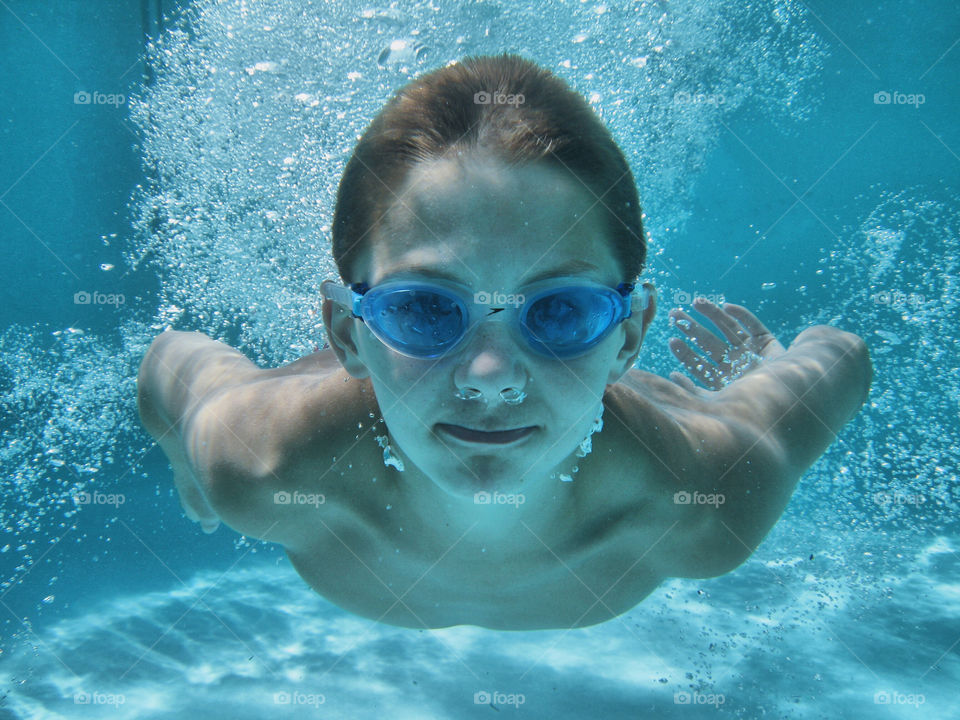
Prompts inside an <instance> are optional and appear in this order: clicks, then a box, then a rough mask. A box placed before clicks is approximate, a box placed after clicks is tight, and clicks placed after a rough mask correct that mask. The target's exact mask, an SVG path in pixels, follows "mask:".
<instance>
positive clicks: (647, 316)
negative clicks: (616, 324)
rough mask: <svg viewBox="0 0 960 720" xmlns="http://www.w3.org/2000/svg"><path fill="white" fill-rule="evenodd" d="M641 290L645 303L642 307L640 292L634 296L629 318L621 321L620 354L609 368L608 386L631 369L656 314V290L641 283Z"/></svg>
mask: <svg viewBox="0 0 960 720" xmlns="http://www.w3.org/2000/svg"><path fill="white" fill-rule="evenodd" d="M643 288H644V289H646V291H647V302H646V307H644V296H643V293H642V292H639V293H636V294H634V296H633V298H632V302H631V305H630V309H631V312H630V317H628V318H627V319H626V320H624V321H623V323H622V324H623V329H624V331H625V332H624V338H623V345H622V346H621V348H620V352H619V353H617V357H616V360H615V361H614V364H613V367H611V368H610V375H609V377H608V378H607V384H608V385H615V384H616V383H617V382H619V381H620V378H622V377H623V376H624V375H626V374H627V373H628V372H630V370H631V369H632V368H633V365H634V363H635V362H636V361H637V356H639V355H640V346H641V345H643V339H644V337H646V335H647V330H649V329H650V324H651V323H652V322H653V318H654V316H655V315H656V314H657V289H656V288H655V287H654V286H653V285H652V284H651V283H646V282H645V283H643Z"/></svg>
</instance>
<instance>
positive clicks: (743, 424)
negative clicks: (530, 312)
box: [608, 370, 787, 578]
mask: <svg viewBox="0 0 960 720" xmlns="http://www.w3.org/2000/svg"><path fill="white" fill-rule="evenodd" d="M608 399H609V404H610V406H611V407H612V408H614V409H615V411H616V416H617V418H618V423H617V424H618V425H622V426H623V427H622V429H621V431H624V432H626V434H625V435H623V438H624V440H623V441H622V443H621V444H622V445H623V447H624V448H625V450H626V452H625V453H624V455H625V457H624V463H625V466H628V467H632V468H645V469H646V471H647V474H646V475H645V476H644V477H643V482H644V483H645V484H646V485H647V486H648V488H649V490H650V491H651V492H652V493H653V494H652V495H651V496H650V497H649V498H648V499H647V502H646V503H645V506H646V507H648V508H655V512H656V516H657V518H658V520H659V522H660V523H662V524H665V525H666V527H665V530H666V529H667V528H669V530H668V532H666V533H665V534H664V535H663V536H662V538H660V539H659V540H658V544H657V546H656V553H658V557H659V560H657V565H658V567H659V569H660V571H661V572H662V574H663V575H664V576H670V577H700V578H703V577H714V576H717V575H721V574H724V573H726V572H729V571H731V570H733V569H734V568H736V567H737V566H738V565H740V564H741V563H742V562H743V561H744V560H745V559H746V558H747V557H749V555H750V553H751V552H752V551H753V549H754V548H755V544H754V545H751V541H752V539H753V538H754V536H755V535H756V532H745V531H743V530H742V529H741V520H740V519H741V518H742V517H745V516H746V515H748V514H749V510H748V509H747V507H746V506H747V504H749V503H752V502H753V499H752V498H751V497H750V488H757V487H770V486H771V485H772V484H775V483H776V482H777V478H778V477H784V476H785V474H786V473H787V467H786V466H785V464H784V462H783V458H782V457H780V456H778V454H777V451H776V448H775V447H774V446H773V445H772V444H771V443H770V442H768V439H767V438H765V437H764V436H763V433H762V432H761V431H759V429H758V428H757V426H756V425H754V424H752V423H750V422H747V421H744V419H743V418H740V417H738V416H736V415H731V414H729V413H728V412H727V409H726V408H724V406H723V404H722V403H720V402H718V398H716V397H715V396H714V397H710V398H707V397H701V396H698V395H694V394H692V393H690V392H688V391H687V390H685V389H683V388H682V387H680V386H679V385H677V384H676V383H674V382H672V381H670V380H668V379H666V378H662V377H660V376H657V375H654V374H652V373H648V372H644V371H642V370H632V371H630V372H629V373H628V374H627V376H625V377H624V380H623V381H621V382H620V383H618V384H617V385H616V386H613V387H612V388H608ZM754 492H755V491H754ZM755 497H757V498H760V497H761V494H757V495H755ZM767 529H769V528H767ZM765 532H766V530H764V531H763V533H764V534H765Z"/></svg>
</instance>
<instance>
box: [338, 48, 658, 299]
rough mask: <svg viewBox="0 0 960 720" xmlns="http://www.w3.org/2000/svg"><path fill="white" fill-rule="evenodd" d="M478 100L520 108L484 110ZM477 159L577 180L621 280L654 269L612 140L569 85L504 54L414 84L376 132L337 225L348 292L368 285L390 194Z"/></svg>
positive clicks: (366, 140)
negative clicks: (602, 216) (370, 246)
mask: <svg viewBox="0 0 960 720" xmlns="http://www.w3.org/2000/svg"><path fill="white" fill-rule="evenodd" d="M477 93H488V94H489V93H502V94H503V95H507V96H509V95H513V96H514V99H515V100H516V102H497V101H494V102H487V103H484V102H483V99H484V98H483V97H482V96H481V97H479V98H478V97H476V94H477ZM521 95H522V96H523V101H522V102H519V99H520V98H519V96H521ZM489 98H490V95H488V96H487V99H489ZM501 99H505V100H507V101H509V100H510V98H509V97H507V98H503V96H501ZM474 149H480V150H482V151H483V152H485V153H490V154H493V155H494V156H495V157H497V158H498V159H500V160H502V161H503V162H505V163H506V164H508V165H521V164H528V163H545V164H547V165H550V166H553V167H556V168H559V169H566V170H568V171H570V172H572V173H573V174H575V175H576V176H577V177H578V178H579V179H580V181H581V182H583V183H584V184H585V185H586V186H587V188H589V191H588V192H592V193H593V194H594V195H596V197H597V198H598V199H599V204H598V205H597V206H596V209H599V210H601V211H603V212H605V213H606V218H607V222H606V225H607V228H608V230H609V236H610V238H611V242H612V244H613V248H612V249H613V251H614V257H616V258H617V261H618V262H619V264H620V266H621V269H622V271H623V273H624V275H623V280H626V281H631V282H632V281H633V280H635V279H636V278H637V276H638V275H639V274H640V272H641V271H642V270H643V266H644V264H645V262H646V241H645V239H644V234H643V225H642V223H641V220H640V212H641V211H640V201H639V198H638V197H637V189H636V184H635V182H634V178H633V174H632V173H631V172H630V167H629V166H628V165H627V161H626V158H624V156H623V153H622V152H621V151H620V148H619V147H618V146H617V144H616V142H615V141H614V139H613V136H612V135H611V134H610V131H609V130H608V129H607V128H606V126H604V124H603V123H602V121H601V120H600V119H599V118H598V117H597V116H596V114H595V113H594V112H593V110H592V109H591V107H590V106H589V104H588V103H587V101H586V100H585V99H584V98H583V96H582V95H580V94H578V93H577V92H575V91H573V90H572V89H571V88H570V87H569V86H568V85H567V84H566V82H564V80H562V79H561V78H559V77H557V76H556V75H554V74H553V73H551V72H550V71H549V70H546V69H544V68H542V67H540V66H538V65H536V64H535V63H533V62H531V61H529V60H527V59H525V58H523V57H520V56H519V55H511V54H507V53H504V54H501V55H497V56H473V57H467V58H464V59H463V60H462V61H461V62H458V63H454V64H451V65H448V66H446V67H443V68H440V69H438V70H434V71H433V72H430V73H428V74H426V75H423V76H421V77H419V78H417V79H416V80H413V81H412V82H410V83H408V84H407V85H405V86H404V87H402V88H400V90H398V91H397V93H396V94H395V95H394V96H393V97H392V98H391V99H390V100H389V101H388V102H387V104H386V105H385V106H384V107H383V109H382V110H381V111H380V113H379V114H378V115H377V116H376V118H374V120H373V122H372V123H370V126H369V127H368V128H367V129H366V131H365V132H364V134H363V136H362V137H361V138H360V140H359V142H358V143H357V146H356V148H355V149H354V151H353V155H352V157H351V158H350V160H349V162H347V166H346V168H345V169H344V172H343V176H342V177H341V179H340V186H339V188H338V190H337V204H336V208H335V210H334V215H333V258H334V261H335V262H336V263H337V268H338V270H339V271H340V275H341V277H342V278H343V280H344V281H345V282H348V283H353V282H360V281H363V280H365V279H366V278H359V277H357V268H356V263H357V258H358V256H360V255H361V254H362V252H363V250H364V249H365V248H366V243H369V242H370V237H371V234H372V233H373V232H374V231H376V230H377V228H378V226H379V223H380V221H381V220H382V219H383V217H384V215H385V214H386V212H387V210H389V208H390V206H391V205H392V204H393V202H394V201H395V195H394V194H393V193H391V192H390V191H389V190H387V189H386V188H387V187H389V188H394V189H399V188H400V187H402V185H403V183H404V181H405V179H406V175H407V174H408V173H409V172H410V170H411V169H413V168H414V167H415V166H416V165H417V164H418V163H420V162H424V161H429V160H433V159H440V158H443V157H447V156H450V155H452V154H455V153H457V152H461V151H462V152H463V153H464V154H466V152H468V151H470V150H474Z"/></svg>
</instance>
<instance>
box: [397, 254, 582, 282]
mask: <svg viewBox="0 0 960 720" xmlns="http://www.w3.org/2000/svg"><path fill="white" fill-rule="evenodd" d="M589 272H601V271H600V268H598V267H597V266H596V265H593V264H592V263H588V262H586V261H584V260H576V259H574V260H568V261H567V262H565V263H561V264H560V265H557V266H556V267H552V268H550V269H549V270H545V271H544V272H541V273H537V274H536V275H533V276H530V277H524V278H522V279H521V281H520V286H523V285H532V284H533V283H535V282H539V281H540V280H547V279H549V278H552V277H562V276H564V275H580V274H583V273H589ZM399 273H416V274H418V275H425V276H427V277H433V278H439V279H441V280H449V281H450V282H455V283H460V284H461V285H462V284H465V283H464V282H463V279H462V278H460V277H457V276H456V275H454V274H453V273H450V272H447V271H446V270H443V269H442V268H438V267H431V266H429V265H408V266H407V267H403V268H397V269H396V270H394V271H393V272H391V273H390V276H392V275H396V274H399ZM386 279H387V278H384V280H386Z"/></svg>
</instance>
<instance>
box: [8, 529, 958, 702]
mask: <svg viewBox="0 0 960 720" xmlns="http://www.w3.org/2000/svg"><path fill="white" fill-rule="evenodd" d="M940 542H941V544H944V543H948V542H949V541H948V539H941V541H940ZM947 546H949V545H947ZM767 550H768V552H767V553H761V555H768V558H766V559H770V558H772V557H776V554H775V551H774V550H773V548H767ZM781 550H782V549H781ZM940 554H941V555H942V553H940ZM780 557H781V558H782V559H784V560H789V556H788V555H786V554H781V555H780ZM927 557H928V552H927V551H921V552H920V553H918V554H917V556H916V557H915V559H914V560H913V563H912V565H913V567H915V568H917V572H911V573H909V574H906V575H904V576H903V577H886V578H883V588H880V589H879V590H882V591H878V592H876V593H874V594H873V595H865V594H864V593H863V592H862V591H861V592H859V593H858V592H857V588H855V587H854V586H853V585H852V584H849V583H843V582H840V581H839V580H837V579H831V578H828V577H825V576H815V575H813V574H812V573H811V571H810V568H809V567H808V566H807V565H806V564H805V563H804V562H797V563H792V562H783V563H780V564H779V565H776V564H774V565H775V567H774V568H771V567H770V565H771V564H770V563H768V562H766V561H765V559H764V558H763V557H758V558H756V559H754V560H751V561H749V562H747V563H746V564H745V565H743V566H742V567H741V568H739V569H738V570H737V571H736V572H734V573H732V574H729V575H727V576H724V577H721V578H717V579H713V580H709V581H692V580H672V581H669V582H667V583H665V584H664V585H663V586H661V588H660V589H659V590H658V591H657V592H655V593H654V594H653V595H652V596H650V598H648V599H647V600H646V601H644V602H643V603H642V604H641V605H639V606H638V607H637V608H635V609H634V610H633V611H632V612H630V613H627V614H626V615H624V616H621V617H620V618H617V619H614V620H611V621H609V622H607V623H604V624H602V625H598V626H593V627H590V628H585V629H581V630H574V631H570V632H564V631H535V632H522V633H518V632H498V631H488V630H484V629H482V628H477V627H474V626H458V627H453V628H445V629H442V630H423V631H418V630H409V629H404V628H397V627H392V626H388V625H379V624H376V623H373V622H371V621H368V620H365V619H363V618H360V617H357V616H353V615H350V614H349V613H346V612H343V611H341V610H339V609H338V608H336V607H334V606H332V605H330V604H329V603H327V602H326V601H324V600H323V599H322V598H320V597H318V596H316V595H315V594H314V593H313V592H312V591H311V590H310V589H309V588H308V587H306V586H305V585H304V584H303V582H302V581H301V580H300V579H299V577H297V575H296V574H295V573H294V572H293V571H292V570H291V569H289V568H286V567H279V568H278V567H276V566H274V565H266V564H264V565H263V566H262V567H261V566H256V565H255V566H253V567H250V568H247V569H244V570H239V571H233V572H231V573H230V574H229V575H227V576H223V577H221V574H220V573H215V572H206V573H202V574H198V575H197V576H195V577H193V578H192V579H190V581H189V582H188V585H187V586H186V587H182V588H180V589H179V590H172V591H170V592H153V593H146V594H142V595H136V596H132V595H128V596H123V597H118V598H115V599H111V600H105V601H103V603H102V604H101V605H100V606H99V608H98V610H97V611H96V613H91V614H88V615H86V616H80V617H75V618H69V619H66V620H61V621H59V622H57V623H56V624H54V625H51V626H50V627H48V628H46V629H42V630H41V631H40V634H39V640H38V641H37V642H36V643H35V645H36V647H37V651H36V654H35V655H33V656H31V655H26V654H25V653H24V652H23V651H22V650H21V652H20V653H19V655H15V656H13V657H9V658H7V659H6V667H5V672H6V674H5V676H4V682H5V687H7V688H10V687H15V688H16V689H14V690H11V691H10V693H9V695H8V696H7V698H6V701H5V702H4V704H3V705H0V718H4V717H7V716H9V717H38V718H87V717H98V718H99V717H110V718H116V719H117V720H123V719H124V718H174V717H204V718H209V719H214V718H238V719H243V718H263V717H270V716H274V715H276V714H278V713H279V712H281V711H282V714H283V716H284V717H349V718H366V717H377V718H379V717H380V716H381V715H382V714H383V712H384V711H389V713H390V715H391V717H392V718H394V717H395V718H401V719H403V718H408V717H409V718H423V717H430V718H451V719H452V718H464V717H491V715H490V713H491V712H492V711H493V710H492V709H491V708H490V707H489V706H488V705H485V704H475V702H474V696H475V693H479V692H483V691H487V692H494V691H496V692H500V693H503V694H504V695H503V696H502V697H503V698H504V699H509V697H510V695H511V694H513V695H517V694H522V695H523V697H524V704H523V706H522V707H521V708H520V709H519V710H518V709H517V708H515V707H513V706H510V705H508V704H504V703H501V704H500V706H499V707H498V708H497V709H499V710H501V711H504V712H526V713H528V715H529V716H535V717H551V718H564V717H574V716H576V717H584V716H588V715H597V714H598V713H599V716H603V717H635V713H636V711H637V708H640V707H643V708H646V709H649V710H650V711H651V712H653V711H655V714H656V717H665V718H671V717H684V718H689V717H691V715H690V708H689V707H687V706H686V705H682V704H676V703H675V702H674V693H676V692H693V691H697V692H699V693H701V696H707V695H708V694H710V693H713V694H722V695H723V696H724V704H723V705H722V706H721V707H720V712H721V714H730V715H731V716H733V715H735V714H736V713H737V712H741V713H742V712H744V711H746V712H747V714H748V715H749V714H750V713H751V712H756V711H757V710H758V708H761V707H762V708H766V709H767V711H768V712H775V713H782V714H785V715H786V716H789V717H792V718H806V717H820V716H824V713H833V716H834V717H858V716H865V715H864V713H866V714H868V715H870V714H874V713H876V711H878V710H879V709H880V708H879V706H877V705H876V704H875V703H874V698H873V694H874V693H876V692H883V691H888V692H900V693H904V694H908V693H914V694H918V693H922V694H923V695H924V698H925V702H926V710H928V711H930V710H934V708H935V707H936V705H937V704H938V703H947V705H945V707H946V706H949V703H950V702H952V692H953V691H952V690H951V687H954V686H955V684H956V683H957V681H958V679H960V662H958V659H957V656H956V655H955V654H950V653H946V654H945V651H946V650H947V647H948V645H949V642H947V643H944V641H945V639H946V636H947V635H949V634H950V633H951V632H952V633H953V634H952V635H951V637H956V636H957V635H958V634H960V623H958V618H960V592H958V587H957V585H956V584H955V583H953V582H952V581H953V580H955V578H956V567H957V563H956V562H954V564H952V565H951V564H949V563H943V564H939V565H937V566H936V567H934V569H933V570H934V571H933V572H931V571H930V569H929V568H924V565H923V563H924V561H925V560H926V558H927ZM951 557H953V558H954V560H955V561H956V556H952V555H951ZM920 568H924V571H923V572H920ZM745 588H746V589H748V590H746V591H745ZM205 593H206V594H205ZM201 596H202V600H201V601H200V602H197V598H199V597H201ZM905 614H906V615H909V616H912V617H915V618H927V619H930V618H936V619H937V621H938V624H937V625H936V627H932V625H934V623H929V625H931V627H928V628H926V631H924V628H923V626H922V624H921V626H920V629H919V630H918V631H917V632H916V634H913V635H906V634H905V633H904V632H903V628H906V627H909V626H910V625H911V624H910V623H905V622H904V619H903V616H904V615H905ZM951 623H952V625H951ZM890 628H900V629H901V632H900V633H897V632H891V631H890ZM944 628H947V629H948V632H946V633H944V632H943V630H944ZM950 628H952V629H950ZM29 666H33V670H34V672H32V674H31V673H29V672H28V668H29ZM931 666H933V667H934V669H933V670H931V671H930V672H929V673H927V674H926V675H924V676H923V677H921V674H922V673H923V671H924V670H925V669H927V668H930V667H931ZM834 668H836V669H837V671H836V672H832V669H834ZM908 668H909V670H908ZM27 675H31V680H30V681H29V682H27V683H26V684H24V685H22V686H19V687H17V686H16V679H17V678H20V677H24V676H27ZM78 693H87V694H89V697H91V698H93V699H94V700H95V702H91V703H89V704H77V703H75V702H74V697H75V695H76V694H78ZM277 693H287V695H285V696H277V695H276V694H277ZM121 696H122V698H123V704H122V705H119V706H116V707H114V706H110V707H109V711H107V709H106V708H104V707H103V705H104V704H108V703H110V702H112V701H115V700H117V699H118V698H119V697H121ZM284 698H292V701H291V702H290V703H289V704H286V703H285V704H284V705H285V707H278V700H280V701H282V700H283V699H284ZM321 700H322V702H321ZM706 709H707V708H701V710H704V711H705V710H706ZM885 710H886V711H887V715H880V714H875V715H873V716H877V717H901V716H903V717H907V716H908V715H909V712H908V711H914V710H915V708H914V707H912V706H906V705H904V706H901V707H889V706H887V707H885ZM6 713H13V714H11V715H6ZM898 713H900V714H898Z"/></svg>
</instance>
